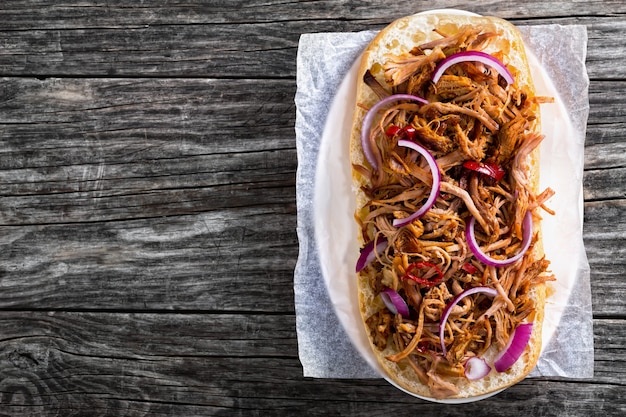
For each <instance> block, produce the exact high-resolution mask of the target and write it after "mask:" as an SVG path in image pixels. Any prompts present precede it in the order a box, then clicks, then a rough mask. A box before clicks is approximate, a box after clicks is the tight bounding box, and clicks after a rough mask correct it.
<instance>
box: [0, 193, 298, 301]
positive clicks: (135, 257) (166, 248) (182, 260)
mask: <svg viewBox="0 0 626 417" xmlns="http://www.w3.org/2000/svg"><path fill="white" fill-rule="evenodd" d="M257 193H258V191H257ZM255 198H256V199H257V200H260V197H259V195H256V196H255ZM249 206H250V207H244V208H236V207H233V205H232V202H231V203H229V204H228V208H227V209H225V210H218V209H215V208H213V209H211V211H207V212H205V213H199V214H196V215H188V216H174V217H162V218H152V219H139V220H128V221H107V222H95V223H81V224H58V225H39V226H21V227H12V226H4V227H0V281H1V282H2V288H3V290H2V291H1V292H0V307H1V308H20V309H39V308H51V309H64V308H66V309H67V308H69V309H105V310H116V309H118V310H119V309H125V310H130V311H132V310H142V309H147V310H179V309H182V310H202V311H242V310H244V311H268V312H283V313H284V312H287V313H290V312H293V310H294V307H293V269H294V266H295V261H296V257H297V251H298V247H297V237H296V232H295V228H296V224H295V223H296V216H295V204H294V203H289V202H284V203H281V204H267V203H264V204H263V205H259V206H255V205H253V204H249ZM144 209H145V208H144Z"/></svg>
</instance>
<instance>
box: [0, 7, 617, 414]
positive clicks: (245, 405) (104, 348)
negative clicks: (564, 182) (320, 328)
mask: <svg viewBox="0 0 626 417" xmlns="http://www.w3.org/2000/svg"><path fill="white" fill-rule="evenodd" d="M392 3H393V4H392ZM135 4H136V5H135ZM409 4H410V7H409V6H408V5H409ZM429 6H430V7H432V3H431V2H409V3H407V2H387V1H350V2H343V1H337V2H333V1H315V2H308V1H299V2H298V1H296V2H280V1H271V0H270V1H254V0H253V1H231V2H215V1H214V2H211V1H205V2H201V1H197V2H193V1H190V2H179V1H167V2H166V1H153V2H134V1H130V2H129V1H118V0H109V1H98V2H95V1H83V2H76V3H75V4H73V2H58V5H55V4H54V2H48V1H37V2H35V1H31V2H28V1H6V2H3V3H2V5H1V6H0V22H2V24H1V25H0V41H1V43H0V75H1V76H2V79H1V80H0V194H1V195H2V197H1V198H0V415H2V416H38V415H42V416H48V415H51V416H57V415H58V416H70V415H72V416H82V415H85V416H143V415H150V416H153V415H168V416H169V415H172V416H195V415H233V416H252V415H258V416H266V415H268V416H269V415H271V416H273V415H301V414H302V415H320V416H327V415H392V416H396V415H407V416H414V415H430V413H438V414H439V415H449V416H457V415H458V416H460V415H472V414H473V415H494V416H495V415H498V416H514V415H515V416H517V415H519V414H520V413H525V414H526V415H533V416H534V415H537V416H539V415H555V416H565V415H567V416H590V415H593V416H596V415H597V416H604V415H624V413H626V399H625V398H626V389H625V388H624V385H625V383H626V366H625V362H626V349H624V346H625V344H626V331H625V327H626V314H625V309H624V301H623V300H624V297H625V296H626V284H625V282H626V281H625V280H624V274H625V272H626V222H625V221H624V214H625V212H626V210H625V208H626V193H625V190H626V180H625V178H626V171H625V167H626V152H625V151H626V146H625V143H626V133H625V132H626V98H625V97H626V65H624V64H626V49H625V46H624V45H625V41H624V39H626V3H625V2H623V1H605V2H600V1H596V2H569V1H551V2H538V1H527V2H515V1H504V2H488V4H487V2H485V4H482V3H479V2H476V5H471V3H470V4H469V5H467V6H465V8H466V9H468V10H471V11H474V12H477V13H480V14H492V15H497V16H500V17H503V18H507V19H510V20H511V21H513V22H514V23H518V24H543V23H559V24H565V25H567V24H584V25H586V26H587V29H588V34H589V49H588V58H587V68H588V72H589V77H590V79H591V85H590V89H589V94H590V104H591V112H590V117H589V123H588V129H587V139H586V154H585V176H584V197H585V227H584V240H585V244H586V250H587V254H588V257H589V262H590V265H591V269H592V274H591V280H592V284H591V285H592V297H593V309H594V313H593V317H594V333H595V338H594V342H595V376H594V378H593V379H592V380H584V381H573V380H563V379H555V378H544V379H538V380H536V379H533V380H526V381H523V382H522V383H520V384H518V385H516V386H515V387H513V388H510V389H509V390H507V391H505V392H504V393H502V394H500V395H498V396H496V397H494V398H492V399H490V400H486V401H483V402H479V403H474V404H471V405H466V406H463V407H458V406H456V407H455V406H441V405H437V404H433V403H428V402H424V401H421V400H418V399H415V398H412V397H410V396H408V395H405V394H403V393H401V392H400V391H398V390H396V389H395V388H393V387H391V386H390V385H389V384H387V383H386V382H385V381H383V380H330V379H311V378H304V377H303V376H302V375H303V374H302V368H301V365H300V362H299V360H298V351H297V339H296V331H295V310H294V301H293V271H294V266H295V262H296V259H297V256H298V241H297V236H296V209H295V171H296V167H297V159H296V149H295V133H294V120H295V107H294V94H295V90H296V80H295V74H296V51H297V45H298V38H299V35H300V34H302V33H307V32H336V31H360V30H367V29H380V28H382V27H383V26H384V25H386V24H387V23H388V22H390V21H392V20H393V19H395V18H397V17H400V16H402V15H405V14H410V13H413V12H418V11H421V10H424V9H427V8H429ZM455 6H456V7H459V6H458V3H457V2H452V1H440V2H438V3H437V7H455Z"/></svg>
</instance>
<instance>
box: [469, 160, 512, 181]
mask: <svg viewBox="0 0 626 417" xmlns="http://www.w3.org/2000/svg"><path fill="white" fill-rule="evenodd" d="M463 167H465V168H467V169H471V170H472V171H476V172H480V173H481V174H485V175H489V176H490V177H491V178H493V179H495V180H496V181H500V180H501V179H502V178H504V174H505V173H506V172H505V171H504V169H503V168H502V167H501V166H500V165H498V164H494V163H493V162H477V161H465V162H464V163H463Z"/></svg>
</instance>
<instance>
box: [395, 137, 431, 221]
mask: <svg viewBox="0 0 626 417" xmlns="http://www.w3.org/2000/svg"><path fill="white" fill-rule="evenodd" d="M398 146H405V147H407V148H410V149H413V150H414V151H417V152H419V153H420V155H422V156H423V157H424V159H426V162H427V163H428V167H429V168H430V172H431V174H432V176H433V185H432V187H431V188H430V195H429V196H428V200H426V202H425V203H424V205H423V206H422V207H420V209H419V210H417V211H416V212H415V213H413V214H411V215H410V216H409V217H405V218H404V219H394V221H393V225H394V226H395V227H402V226H406V225H407V224H409V223H411V222H412V221H413V220H415V219H417V218H420V217H422V216H423V215H424V214H426V212H427V211H428V210H430V208H431V207H432V206H433V204H435V201H436V200H437V196H438V195H439V188H440V186H441V173H440V172H439V166H438V165H437V161H436V160H435V157H434V156H433V155H432V154H431V153H430V152H428V150H427V149H426V148H424V147H423V146H421V145H418V144H417V143H415V142H412V141H410V140H405V139H401V140H399V141H398Z"/></svg>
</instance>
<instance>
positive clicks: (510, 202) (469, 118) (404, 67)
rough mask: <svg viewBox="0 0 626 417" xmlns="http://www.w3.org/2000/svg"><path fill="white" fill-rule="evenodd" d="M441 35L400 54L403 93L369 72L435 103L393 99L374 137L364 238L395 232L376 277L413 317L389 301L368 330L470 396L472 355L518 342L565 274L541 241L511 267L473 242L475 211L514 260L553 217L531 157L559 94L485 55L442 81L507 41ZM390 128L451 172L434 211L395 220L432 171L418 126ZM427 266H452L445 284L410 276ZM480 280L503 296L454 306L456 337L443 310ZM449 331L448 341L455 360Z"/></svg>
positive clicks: (373, 270)
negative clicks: (470, 54)
mask: <svg viewBox="0 0 626 417" xmlns="http://www.w3.org/2000/svg"><path fill="white" fill-rule="evenodd" d="M438 33H441V32H440V31H438ZM441 34H442V38H441V39H438V40H435V41H432V42H429V43H426V44H422V45H419V46H417V47H416V48H414V49H413V50H412V51H411V52H410V53H408V54H406V55H402V56H394V57H389V59H388V61H387V62H386V63H384V65H383V69H384V77H385V80H386V82H387V83H388V84H389V85H391V86H392V91H390V92H389V91H381V88H382V86H381V85H380V84H379V83H378V82H376V81H375V79H373V76H372V74H371V73H370V72H369V71H368V74H367V77H368V78H367V80H366V81H367V84H368V85H370V86H372V88H373V89H374V91H375V93H376V94H377V95H378V96H379V97H381V98H382V97H384V96H386V95H388V94H392V93H410V94H416V95H419V96H421V97H424V98H426V99H428V101H429V104H426V105H417V104H415V103H410V104H407V103H397V104H396V105H394V106H391V107H390V108H389V109H388V110H387V111H386V112H384V114H383V115H382V116H381V118H380V121H379V123H378V125H377V126H376V128H375V129H373V131H372V135H371V141H372V144H373V145H375V152H376V154H377V160H378V162H379V169H378V170H377V171H372V170H371V169H370V168H368V167H366V166H355V167H354V168H355V170H356V171H357V172H359V173H360V174H361V175H362V176H363V177H364V178H366V179H367V182H366V183H367V185H365V186H364V187H363V191H364V193H365V195H366V196H367V198H368V199H369V202H368V204H367V206H366V210H365V211H366V212H367V214H366V215H364V216H362V218H361V219H360V221H361V222H362V224H361V226H362V229H363V231H364V236H365V237H366V239H374V238H380V237H383V236H384V237H385V238H386V239H387V240H388V242H389V245H388V246H387V249H386V250H385V252H384V253H380V254H378V256H377V260H376V261H375V262H373V263H372V264H370V265H369V266H368V267H367V268H366V270H365V272H364V273H366V274H368V276H369V277H370V282H371V287H372V288H373V289H374V292H375V293H380V291H382V290H383V289H384V288H385V287H391V288H393V289H394V290H396V291H398V292H399V294H400V295H401V296H402V297H403V298H404V299H405V300H406V301H407V304H408V305H409V308H410V311H411V314H410V317H402V316H401V315H399V314H398V315H395V316H394V315H393V314H392V313H391V312H390V311H389V310H388V309H387V308H385V307H381V309H380V310H379V311H378V312H377V313H375V314H374V315H372V316H371V317H370V318H369V320H367V325H368V327H369V329H370V332H371V333H372V336H373V340H374V343H375V344H376V346H377V347H378V348H379V349H381V350H383V349H386V348H388V347H389V346H391V347H392V348H393V349H392V350H393V351H394V352H395V353H394V354H392V355H389V356H388V359H389V360H391V361H395V362H400V361H406V363H407V364H408V365H409V366H410V367H411V368H412V369H413V370H414V371H415V373H416V376H417V377H418V378H419V379H420V380H421V381H422V382H423V383H424V384H426V385H428V386H429V387H430V389H431V393H432V394H433V395H434V396H435V397H438V398H442V397H447V396H450V395H454V394H455V393H457V392H458V390H457V388H456V387H455V385H454V380H453V379H451V378H460V377H463V365H464V363H465V362H466V361H467V359H468V358H470V357H472V356H480V355H482V354H484V353H485V352H486V351H487V349H489V348H490V347H491V346H494V345H495V346H496V347H497V348H498V349H502V348H503V347H504V346H505V345H506V343H507V341H508V340H509V337H510V335H511V333H512V331H513V329H515V327H516V326H517V325H518V324H519V323H521V322H522V321H523V320H525V319H527V318H528V317H532V316H533V314H534V312H535V305H534V303H533V301H532V300H531V299H530V298H529V292H530V291H531V290H532V287H533V286H534V285H537V284H539V283H543V282H545V281H547V280H550V279H553V277H552V276H551V274H550V273H549V272H548V265H549V262H548V261H547V260H545V259H539V260H536V259H533V258H532V246H531V249H530V250H529V251H528V252H527V253H526V255H525V256H524V257H523V258H522V259H521V260H520V261H518V262H516V263H514V264H512V265H510V266H507V267H501V268H496V267H490V266H489V267H488V266H485V265H483V264H481V263H480V262H479V261H478V260H477V259H476V258H475V256H474V255H473V253H472V251H471V250H469V249H468V245H467V242H466V238H465V229H466V224H467V221H468V220H469V218H470V216H473V217H474V218H476V223H477V225H476V238H477V241H478V243H479V245H480V246H481V248H482V249H483V250H484V251H485V252H487V253H488V254H489V256H491V257H492V258H498V259H505V258H509V257H511V256H513V255H515V253H517V251H518V250H519V249H520V247H521V241H522V221H523V218H524V215H525V213H526V212H527V211H528V210H535V209H537V208H539V207H542V208H544V209H546V210H547V211H548V212H551V211H550V210H549V209H548V208H547V207H546V206H545V204H546V201H547V200H548V199H549V198H550V197H551V196H552V195H553V194H554V191H553V190H551V189H546V190H544V191H543V192H541V193H540V194H538V195H535V193H534V192H533V189H534V187H533V186H532V184H531V183H530V181H531V178H529V176H528V166H527V164H528V159H529V155H530V154H531V152H532V151H533V150H534V149H535V148H536V147H537V146H539V144H540V142H541V140H542V139H543V137H542V136H541V135H539V134H537V133H535V130H534V123H535V115H536V114H537V112H538V103H540V102H546V101H549V99H546V98H537V97H534V96H533V95H532V93H531V91H529V89H528V88H527V87H525V86H519V85H517V84H514V85H506V83H504V82H503V81H502V80H501V79H500V78H499V76H498V74H497V72H495V71H492V70H490V69H489V68H486V67H485V66H484V65H483V64H480V63H477V62H476V63H473V62H465V63H462V64H457V65H455V66H453V67H451V68H450V69H449V70H448V71H447V72H446V74H445V75H443V76H442V77H441V79H440V81H439V82H438V83H437V84H436V85H434V84H433V83H432V82H430V77H431V74H432V72H433V71H434V68H435V66H436V64H437V63H438V62H440V61H441V60H442V59H444V58H445V57H446V56H449V55H450V54H452V53H455V52H459V51H463V50H469V49H473V50H480V49H481V48H484V47H485V46H486V45H488V44H489V42H490V41H491V40H492V39H493V38H494V37H496V36H497V34H496V33H493V32H490V31H488V30H486V29H482V28H464V29H463V30H461V31H460V32H459V33H458V34H456V35H453V36H446V35H445V34H443V33H441ZM390 126H396V127H399V128H406V127H411V128H412V129H413V131H414V137H413V139H414V140H415V141H416V142H418V143H420V144H421V145H423V146H424V147H425V148H427V149H428V150H429V151H430V152H431V153H432V154H433V155H434V157H435V158H436V159H437V162H438V165H439V168H440V171H441V176H442V183H441V190H440V195H439V197H438V198H437V201H436V203H435V205H434V206H433V208H432V209H431V210H429V212H427V213H426V215H424V216H423V217H422V218H420V219H418V220H415V221H413V222H412V223H411V224H409V225H406V226H403V227H399V228H398V227H394V226H393V225H392V222H393V219H394V218H405V217H407V216H409V215H410V214H411V213H413V212H414V211H415V210H417V209H418V208H419V207H420V206H421V205H422V204H423V203H424V201H425V200H426V198H427V197H428V195H429V192H430V187H431V186H432V177H431V174H430V171H429V169H428V167H427V165H426V163H425V161H423V159H422V158H421V157H418V155H417V154H416V153H415V152H413V151H410V150H407V149H406V148H401V147H398V146H397V142H398V140H399V139H402V138H406V137H407V136H406V135H407V134H406V133H403V131H401V130H400V131H399V132H398V133H396V134H393V135H387V134H386V133H385V132H387V131H388V130H387V129H388V128H389V127H390ZM465 161H476V162H488V163H492V164H496V165H498V166H499V167H501V168H502V169H503V170H504V171H505V174H504V177H503V178H502V179H500V180H495V179H494V178H492V177H490V176H488V175H484V174H482V173H480V172H476V171H473V170H469V169H466V168H464V167H463V163H464V162H465ZM533 215H534V216H535V217H538V214H536V213H533ZM535 240H536V237H535V238H533V243H532V244H533V245H534V243H535ZM420 262H422V263H424V262H426V263H428V265H432V267H430V268H431V269H432V270H434V269H437V270H439V271H441V274H442V276H443V279H442V280H441V281H440V282H438V283H436V285H432V286H431V285H423V284H420V283H418V282H416V281H414V280H411V279H407V271H408V270H409V269H410V266H411V265H412V264H415V263H420ZM431 275H432V271H431ZM476 286H487V287H490V288H494V289H496V290H497V292H498V296H497V297H494V298H491V297H488V296H485V295H484V294H476V295H473V296H469V297H466V298H465V299H464V300H463V302H462V303H460V304H459V305H457V306H456V307H454V308H453V310H452V312H451V315H450V318H449V319H448V320H447V322H446V324H445V332H444V334H439V324H440V320H441V317H442V314H443V311H444V309H445V308H446V306H447V305H448V303H449V302H450V301H451V299H452V298H453V297H454V296H455V295H458V294H460V293H461V292H463V291H464V290H466V289H469V288H472V287H476ZM381 306H382V304H381ZM441 338H443V339H444V340H443V341H444V343H445V345H446V347H447V353H446V354H445V355H443V352H442V349H441Z"/></svg>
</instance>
